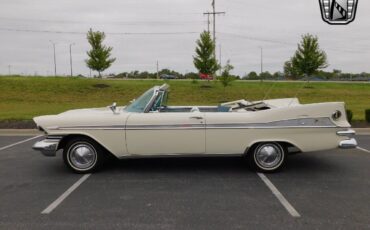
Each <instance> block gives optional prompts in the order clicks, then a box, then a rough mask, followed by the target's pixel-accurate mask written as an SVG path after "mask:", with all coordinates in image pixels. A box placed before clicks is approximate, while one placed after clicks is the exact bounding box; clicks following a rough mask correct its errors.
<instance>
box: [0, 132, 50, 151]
mask: <svg viewBox="0 0 370 230" xmlns="http://www.w3.org/2000/svg"><path fill="white" fill-rule="evenodd" d="M42 136H44V135H38V136H35V137H31V138H28V139H26V140H23V141H19V142H16V143H14V144H10V145H7V146H4V147H1V148H0V151H2V150H5V149H8V148H11V147H13V146H16V145H19V144H22V143H25V142H27V141H30V140H33V139H36V138H39V137H42Z"/></svg>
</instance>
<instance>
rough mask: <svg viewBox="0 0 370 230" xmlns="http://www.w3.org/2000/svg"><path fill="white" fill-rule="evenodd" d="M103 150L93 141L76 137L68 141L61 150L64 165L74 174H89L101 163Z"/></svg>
mask: <svg viewBox="0 0 370 230" xmlns="http://www.w3.org/2000/svg"><path fill="white" fill-rule="evenodd" d="M102 154H103V149H102V147H101V146H100V145H99V144H97V143H96V142H95V141H93V140H90V139H88V138H84V137H78V138H74V139H71V140H70V141H68V143H67V145H66V146H65V148H64V150H63V159H64V163H65V164H66V165H67V166H68V167H69V168H70V169H72V170H73V171H74V172H76V173H90V172H93V171H95V170H96V169H97V168H98V167H99V166H100V165H101V163H102V160H103V156H102Z"/></svg>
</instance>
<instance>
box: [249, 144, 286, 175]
mask: <svg viewBox="0 0 370 230" xmlns="http://www.w3.org/2000/svg"><path fill="white" fill-rule="evenodd" d="M286 152H287V151H286V149H285V148H284V146H282V145H281V144H279V143H277V142H264V143H259V144H257V145H255V146H254V147H253V148H252V149H250V151H249V152H248V154H247V157H248V161H249V163H250V165H251V167H253V168H254V169H256V170H257V171H260V172H274V171H277V170H279V169H281V168H282V167H283V165H284V163H285V161H286V155H287V154H286Z"/></svg>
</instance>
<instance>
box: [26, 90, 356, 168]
mask: <svg viewBox="0 0 370 230" xmlns="http://www.w3.org/2000/svg"><path fill="white" fill-rule="evenodd" d="M167 98H168V85H166V84H164V85H162V86H155V87H153V88H151V89H149V90H148V91H146V92H145V93H144V94H143V95H141V96H140V97H139V98H138V99H136V100H134V101H133V102H132V103H131V104H130V105H128V106H125V107H116V105H115V103H114V104H113V105H112V106H109V107H107V108H92V109H78V110H70V111H67V112H64V113H61V114H58V115H48V116H40V117H35V118H34V121H35V122H36V124H37V126H38V128H39V129H40V130H42V131H44V132H45V134H46V139H44V140H42V141H39V142H37V143H35V144H34V146H33V148H34V149H36V150H39V151H41V152H42V153H43V154H44V155H46V156H55V155H56V152H57V150H59V149H63V158H64V162H65V164H66V165H67V166H68V167H69V168H71V169H72V170H73V171H75V172H78V173H87V172H91V171H93V170H95V169H97V168H98V167H99V166H100V165H101V164H102V163H103V162H104V159H105V157H106V156H107V155H114V156H115V157H117V158H126V157H153V156H185V155H186V156H189V155H190V156H220V155H235V154H238V155H245V156H246V158H247V160H248V162H249V163H250V165H251V166H252V167H253V168H255V169H256V170H259V171H263V172H272V171H276V170H278V169H280V168H281V167H282V166H283V165H284V163H285V162H286V158H287V156H288V154H289V153H291V152H310V151H318V150H327V149H334V148H338V147H339V148H354V147H356V146H357V143H356V140H355V139H354V138H353V137H354V135H355V132H354V131H353V130H351V129H350V124H349V123H348V122H347V119H346V113H345V109H344V103H342V102H330V103H317V104H305V105H302V104H300V103H299V101H298V99H296V98H288V99H273V100H264V101H246V100H239V101H233V102H228V103H223V104H220V105H219V106H167Z"/></svg>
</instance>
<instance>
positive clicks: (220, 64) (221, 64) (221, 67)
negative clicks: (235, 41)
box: [219, 45, 222, 76]
mask: <svg viewBox="0 0 370 230" xmlns="http://www.w3.org/2000/svg"><path fill="white" fill-rule="evenodd" d="M219 49H220V76H221V75H222V59H221V58H222V56H221V45H220V46H219Z"/></svg>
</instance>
